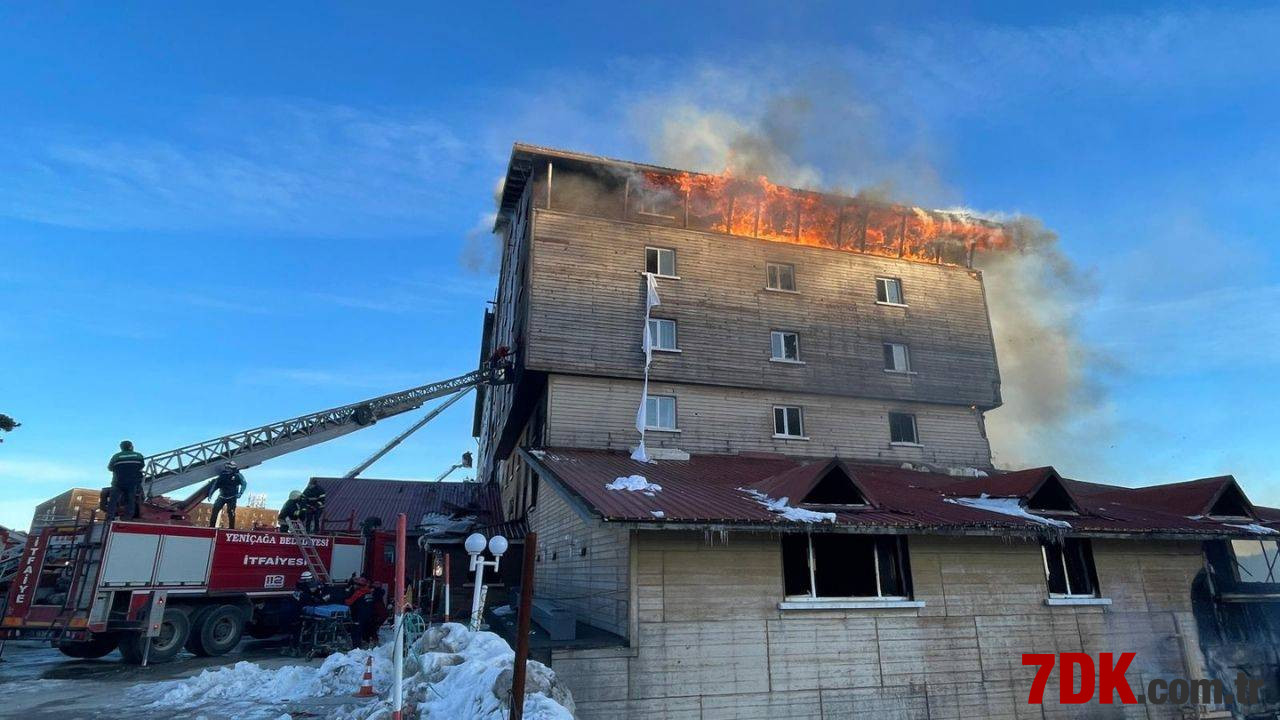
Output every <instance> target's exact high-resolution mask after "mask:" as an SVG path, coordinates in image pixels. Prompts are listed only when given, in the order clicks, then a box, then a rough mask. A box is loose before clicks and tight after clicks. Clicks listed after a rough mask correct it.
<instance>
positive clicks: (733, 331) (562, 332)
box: [476, 153, 1000, 493]
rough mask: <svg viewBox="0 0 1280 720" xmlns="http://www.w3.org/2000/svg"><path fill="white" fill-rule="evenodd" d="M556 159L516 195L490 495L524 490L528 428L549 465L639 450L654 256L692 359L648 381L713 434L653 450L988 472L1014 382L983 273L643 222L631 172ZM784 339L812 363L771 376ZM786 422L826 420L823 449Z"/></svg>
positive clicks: (505, 224)
mask: <svg viewBox="0 0 1280 720" xmlns="http://www.w3.org/2000/svg"><path fill="white" fill-rule="evenodd" d="M560 155H563V154H559V155H558V154H556V153H552V154H550V155H549V156H547V157H534V158H533V159H532V160H529V161H527V163H528V164H527V166H525V167H523V169H522V170H521V172H520V174H518V175H517V174H513V176H512V177H509V178H508V183H509V184H510V185H511V187H509V188H508V189H507V191H506V192H504V200H503V207H504V214H503V215H502V216H501V217H500V220H499V223H498V227H497V230H498V232H499V233H500V234H501V236H502V238H503V255H502V271H501V276H500V278H499V285H498V293H497V298H496V304H495V309H494V311H493V315H492V317H491V318H489V319H488V320H486V328H487V329H488V332H487V334H486V337H485V339H484V347H483V348H482V355H484V356H487V355H488V354H489V353H490V352H492V351H493V350H494V349H496V348H498V347H507V348H510V349H511V350H512V351H514V352H515V353H516V354H517V359H518V364H519V373H518V380H517V382H516V383H515V384H513V385H511V386H504V387H498V388H490V389H487V390H486V392H485V393H484V394H483V396H482V397H481V398H480V399H479V404H478V407H477V422H476V429H477V432H478V435H479V437H480V440H481V452H480V458H479V468H478V472H479V476H480V477H481V478H500V477H507V476H513V473H512V472H511V471H510V470H509V469H508V470H504V469H503V468H502V467H500V465H501V464H502V463H508V464H513V463H514V462H515V460H514V458H513V457H512V452H513V450H514V448H515V446H516V444H517V439H518V438H520V437H522V436H523V437H525V439H526V442H525V444H526V445H530V443H529V442H528V441H529V439H530V438H529V435H528V434H527V433H526V428H527V426H529V425H530V424H531V423H533V424H537V425H538V427H537V432H536V433H534V434H535V435H536V438H534V442H533V443H532V444H531V446H534V447H537V446H540V445H541V444H542V443H543V442H544V441H545V443H546V444H549V445H554V444H563V445H567V446H580V447H608V448H615V449H628V448H629V447H632V446H634V444H635V442H636V441H638V439H639V438H638V434H637V433H636V432H635V430H634V427H633V425H634V421H633V419H632V414H633V413H634V409H635V406H636V405H637V404H638V403H639V402H640V393H639V392H638V388H639V385H638V384H636V383H634V382H631V383H628V382H627V381H636V380H639V379H640V378H642V377H643V375H644V353H643V349H642V340H641V332H642V328H643V322H644V320H643V319H644V311H645V307H644V304H645V280H644V274H643V273H644V271H645V253H646V249H647V248H651V247H652V248H662V249H664V250H672V251H674V253H675V275H676V277H662V278H660V279H659V280H658V292H659V295H660V297H661V305H660V306H658V307H657V308H655V309H654V310H653V313H652V314H653V317H656V318H662V319H667V320H673V321H675V323H676V332H677V350H678V352H655V353H654V356H655V357H654V361H653V363H652V365H651V367H650V378H651V380H652V381H654V382H655V383H661V384H662V386H664V387H666V388H667V389H668V390H667V391H668V392H673V393H674V394H677V395H678V396H680V397H685V398H687V400H686V406H687V409H688V411H689V412H688V413H687V414H686V417H687V418H689V419H690V420H693V419H695V418H700V420H699V421H698V422H697V423H691V424H690V429H689V432H688V433H687V434H685V432H684V431H683V430H682V432H681V433H680V434H677V435H667V436H659V435H658V434H657V433H655V434H654V437H653V439H652V440H651V442H652V443H653V444H654V445H655V446H663V447H673V448H678V449H682V450H687V451H694V452H727V453H734V452H759V451H770V452H782V453H786V454H793V455H813V456H821V455H830V454H833V453H839V454H841V455H842V456H845V457H848V458H849V459H863V460H874V461H887V462H927V463H932V464H936V465H943V466H945V465H952V466H965V467H980V468H982V467H990V464H991V458H990V450H989V446H988V444H987V442H986V437H985V431H984V429H983V428H984V425H983V417H982V414H983V413H984V412H985V411H987V410H990V409H992V408H995V407H998V406H999V405H1000V379H999V369H998V366H997V363H996V356H995V347H994V341H993V338H992V334H991V323H990V319H989V317H988V314H987V306H986V298H985V294H984V290H983V286H982V276H981V274H980V273H978V272H976V271H973V270H970V269H968V268H966V267H961V266H954V265H946V264H942V263H940V262H938V263H928V262H916V261H911V260H903V259H895V258H886V257H882V256H878V255H873V254H864V253H859V252H852V251H850V250H849V249H843V250H841V249H833V248H830V247H816V246H811V245H804V244H798V243H789V242H778V241H775V240H766V239H760V238H757V237H743V236H740V235H730V234H725V233H717V232H709V231H707V230H706V229H705V228H703V229H697V228H694V227H692V226H687V227H686V226H684V225H689V224H688V223H687V222H682V221H677V220H676V219H675V218H674V217H668V216H662V215H655V214H645V213H638V212H636V208H635V206H634V203H632V202H631V200H630V198H631V196H632V194H633V191H632V190H631V189H629V188H630V187H631V184H630V183H631V178H630V176H629V175H628V174H627V172H625V171H623V170H620V169H619V167H618V166H617V164H616V163H613V164H610V163H606V162H601V163H597V164H594V165H593V164H592V163H590V162H588V163H585V164H584V163H583V162H581V161H575V162H570V163H567V164H566V163H563V162H561V163H560V164H557V163H558V162H560V161H559V159H558V158H559V157H560ZM514 167H515V166H514V165H513V168H514ZM513 173H514V170H513ZM517 179H518V180H519V183H516V180H517ZM517 184H518V185H519V192H518V193H517V192H515V191H514V190H512V188H514V187H516V185H517ZM769 264H781V265H785V266H789V267H790V268H791V269H792V270H793V273H794V279H795V282H794V290H793V291H784V290H778V289H770V288H768V287H767V282H766V268H767V266H768V265H769ZM878 278H890V279H893V280H895V281H897V282H898V283H899V284H900V287H901V290H902V294H903V300H904V302H902V303H899V304H892V303H885V302H879V301H878V300H877V288H876V284H877V279H878ZM773 331H784V332H790V333H795V334H796V335H797V336H798V343H799V359H798V360H799V361H798V362H779V361H777V359H775V358H772V357H771V343H770V338H771V333H772V332H773ZM886 343H895V344H901V345H905V346H906V347H907V348H908V352H909V358H910V369H909V371H907V372H890V371H886V368H885V359H884V355H885V344H886ZM552 388H559V391H558V392H557V391H555V390H553V389H552ZM629 392H630V393H631V394H632V395H631V396H630V397H628V396H627V395H628V393H629ZM549 402H554V403H555V404H557V405H558V406H560V408H561V410H562V412H559V413H554V412H548V408H547V404H548V403H549ZM775 404H778V405H802V406H804V407H806V408H812V409H811V410H807V411H806V412H807V413H808V415H807V416H808V417H809V418H810V419H811V423H810V424H809V427H811V428H813V430H812V431H811V432H810V431H807V432H806V434H807V435H808V436H809V437H810V441H809V442H808V443H804V444H801V443H803V441H790V440H777V439H775V438H773V437H772V432H771V431H769V427H770V422H771V421H770V413H771V408H772V406H773V405H775ZM891 411H892V412H908V413H911V414H914V415H915V416H916V417H917V422H918V425H919V427H918V429H919V433H920V440H921V442H920V443H919V444H920V446H921V447H908V446H901V445H899V446H890V445H889V443H888V441H887V437H888V421H887V413H888V412H891ZM716 424H720V425H721V426H722V430H721V431H720V432H719V433H718V435H717V434H716V433H715V430H714V428H715V425H716ZM686 446H687V447H686ZM504 491H505V492H508V493H509V492H510V490H509V489H505V488H504Z"/></svg>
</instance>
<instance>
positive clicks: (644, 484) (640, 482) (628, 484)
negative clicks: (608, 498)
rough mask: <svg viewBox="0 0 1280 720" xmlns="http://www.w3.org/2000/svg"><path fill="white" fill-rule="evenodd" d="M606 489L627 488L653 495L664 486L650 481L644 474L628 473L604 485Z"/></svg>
mask: <svg viewBox="0 0 1280 720" xmlns="http://www.w3.org/2000/svg"><path fill="white" fill-rule="evenodd" d="M604 489H605V490H627V491H629V492H639V493H644V494H645V495H648V496H649V497H653V496H654V493H657V492H661V491H662V486H661V485H658V484H655V483H651V482H649V481H648V480H647V479H646V478H645V476H643V475H628V476H626V477H620V478H616V479H614V481H613V482H611V483H609V484H608V485H605V486H604Z"/></svg>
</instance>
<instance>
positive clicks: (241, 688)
mask: <svg viewBox="0 0 1280 720" xmlns="http://www.w3.org/2000/svg"><path fill="white" fill-rule="evenodd" d="M369 657H372V658H373V682H374V687H376V688H385V687H389V686H390V685H391V674H392V672H393V670H392V666H391V646H390V645H383V646H380V647H377V648H374V649H373V650H352V651H351V652H346V653H334V654H333V655H330V656H329V657H327V658H325V660H324V662H323V663H321V664H320V667H311V666H307V665H286V666H284V667H280V668H274V669H266V668H263V667H260V666H258V665H256V664H254V663H251V662H244V661H241V662H238V663H236V664H235V665H232V666H230V667H222V668H218V669H216V670H205V671H203V672H201V673H200V674H199V675H196V676H195V677H191V678H187V679H186V680H175V681H172V682H165V683H157V685H158V686H159V687H158V688H156V689H155V690H153V692H156V691H158V692H160V693H161V694H160V695H159V697H158V698H157V699H156V700H155V701H154V702H152V703H150V705H149V707H157V708H160V707H164V708H174V707H189V706H193V705H200V704H204V703H208V702H210V701H234V702H243V701H257V702H261V703H277V702H290V701H297V700H305V699H307V698H313V697H320V696H324V695H340V694H346V695H350V694H351V693H352V692H354V690H355V688H357V687H359V686H360V679H361V678H362V677H363V676H364V669H365V661H366V659H367V658H369Z"/></svg>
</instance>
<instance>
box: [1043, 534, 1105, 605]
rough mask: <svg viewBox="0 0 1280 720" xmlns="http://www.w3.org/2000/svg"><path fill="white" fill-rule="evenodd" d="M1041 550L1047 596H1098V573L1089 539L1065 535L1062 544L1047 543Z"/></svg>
mask: <svg viewBox="0 0 1280 720" xmlns="http://www.w3.org/2000/svg"><path fill="white" fill-rule="evenodd" d="M1040 550H1041V554H1042V555H1043V556H1044V573H1045V578H1046V579H1047V580H1048V581H1049V597H1098V572H1097V570H1095V569H1094V567H1093V546H1092V545H1091V544H1090V543H1089V541H1088V540H1084V539H1081V538H1067V539H1066V540H1063V541H1062V544H1061V545H1059V544H1058V543H1052V542H1047V543H1044V544H1042V545H1041V546H1040Z"/></svg>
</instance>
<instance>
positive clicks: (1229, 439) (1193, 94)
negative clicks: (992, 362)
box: [0, 3, 1280, 527]
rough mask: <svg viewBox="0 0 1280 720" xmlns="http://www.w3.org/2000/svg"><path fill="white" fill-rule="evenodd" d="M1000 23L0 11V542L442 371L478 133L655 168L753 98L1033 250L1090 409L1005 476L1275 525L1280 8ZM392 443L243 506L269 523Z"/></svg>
mask: <svg viewBox="0 0 1280 720" xmlns="http://www.w3.org/2000/svg"><path fill="white" fill-rule="evenodd" d="M1030 5H1031V4H1026V3H1017V4H1009V5H1007V6H1002V5H998V4H997V5H983V4H975V3H964V4H959V5H957V4H955V3H948V4H944V5H937V6H930V5H928V4H916V3H911V4H903V5H899V6H897V7H895V8H894V9H892V10H889V9H884V8H878V7H870V6H869V7H862V8H859V7H851V6H847V5H845V4H834V3H832V4H817V5H807V6H806V7H804V8H798V9H789V10H785V11H782V12H781V14H779V12H778V11H776V10H772V9H770V6H769V5H768V4H752V3H747V4H737V5H735V6H734V7H733V8H732V9H725V8H713V7H707V6H701V7H700V6H696V5H695V6H690V5H689V4H685V3H682V4H674V3H672V4H662V3H656V4H645V5H644V6H643V7H640V6H627V7H605V6H603V5H597V4H576V5H574V4H565V5H562V6H559V7H558V8H555V9H550V8H537V9H533V8H529V9H524V8H521V7H508V8H476V9H474V10H472V9H469V8H465V9H464V8H458V9H448V8H438V7H428V6H426V5H424V4H421V3H402V4H382V5H380V6H379V7H378V9H376V10H368V9H357V8H355V7H353V6H349V5H348V6H342V5H327V4H314V3H308V4H301V3H298V4H279V5H274V6H273V7H272V8H271V9H263V8H261V7H257V6H255V5H251V4H241V5H226V4H222V3H219V4H216V5H215V4H212V3H209V4H205V5H200V4H183V5H182V6H181V7H177V6H169V5H163V4H159V3H154V4H129V5H124V4H112V6H110V7H108V6H107V5H106V4H90V3H84V4H52V3H41V4H25V5H10V6H7V7H6V8H5V9H3V10H0V107H3V108H4V111H3V112H0V238H2V239H0V297H3V299H4V310H3V312H2V313H0V349H2V350H3V354H2V355H0V357H3V358H4V360H3V365H0V412H6V413H9V414H12V415H13V416H15V417H16V418H18V419H19V420H20V421H22V422H23V423H24V425H23V427H21V428H19V429H18V430H17V431H16V432H13V433H9V434H8V435H7V436H6V438H5V442H4V443H3V445H0V523H2V524H7V525H18V526H23V527H25V525H26V524H27V522H28V521H29V517H30V515H29V513H30V508H31V506H32V505H34V504H35V503H36V502H37V501H39V500H41V499H44V498H46V497H49V496H51V495H53V494H55V493H57V492H59V491H61V490H63V489H66V488H67V487H70V486H73V485H83V486H90V487H94V486H101V485H104V484H105V483H106V482H107V476H106V474H105V471H104V468H103V465H104V463H105V461H106V458H107V456H108V455H109V454H110V453H111V452H112V450H113V449H114V447H115V444H116V442H117V441H118V440H119V439H120V438H122V437H130V438H132V439H133V440H134V441H135V442H136V443H137V444H138V446H139V449H140V450H142V451H143V452H155V451H159V450H164V449H168V448H172V447H176V446H178V445H182V444H186V443H189V442H193V441H196V440H200V439H204V438H208V437H213V436H217V435H220V434H223V433H225V432H230V431H234V430H238V429H243V428H246V427H250V426H253V425H256V424H261V423H264V422H268V421H271V420H276V419H281V418H285V417H288V416H291V415H295V414H302V413H304V412H307V411H311V410H315V409H320V408H323V407H328V406H331V405H337V404H342V403H346V402H350V401H353V400H356V399H360V398H363V397H367V396H372V395H376V394H380V393H382V392H386V391H391V390H396V389H400V388H403V387H408V386H410V385H413V384H417V383H420V382H426V381H430V380H433V379H439V378H444V377H448V376H451V375H454V374H459V373H461V372H465V371H466V370H468V369H469V368H470V366H471V364H472V363H473V361H474V358H475V356H476V347H477V336H478V330H479V318H480V315H481V312H482V309H483V307H484V303H485V301H486V299H487V298H488V297H489V296H490V295H491V292H492V286H493V282H494V278H493V276H492V274H489V273H488V272H486V271H485V261H484V255H485V253H486V252H487V251H488V249H489V248H488V245H487V241H486V240H485V239H484V229H485V228H486V227H487V225H488V221H489V219H490V215H489V214H490V213H491V212H492V210H493V201H492V196H493V191H494V188H495V186H496V183H497V182H498V179H499V178H500V176H501V174H502V172H503V169H504V167H505V161H506V157H507V155H508V153H509V151H510V145H511V143H512V142H513V141H516V140H523V141H529V142H536V143H542V144H548V145H555V146H561V147H567V148H572V149H577V150H583V151H587V152H596V153H601V154H606V155H612V156H619V157H626V158H632V159H638V160H668V161H669V160H670V159H671V158H672V157H683V156H684V155H681V152H682V149H683V151H688V150H689V147H688V146H689V145H690V144H692V145H693V148H694V149H695V150H696V149H698V148H702V149H707V148H708V147H710V148H711V149H712V150H714V147H715V145H714V138H710V139H708V137H704V136H710V135H714V134H715V133H716V132H719V131H723V130H724V128H725V127H730V128H733V127H746V128H749V129H750V128H756V129H759V128H772V127H773V126H772V124H771V123H772V122H773V121H774V120H776V117H775V114H774V110H776V109H777V108H778V107H780V106H783V107H787V108H792V109H794V108H795V107H802V108H805V109H806V110H805V117H804V119H803V121H802V122H800V124H799V125H798V126H797V129H798V130H799V131H800V132H799V133H797V135H798V136H797V137H791V138H790V140H789V142H788V143H787V145H786V150H787V151H788V152H789V153H790V154H791V159H792V160H793V161H794V163H795V165H796V166H797V167H799V168H802V169H804V170H806V171H809V172H810V173H811V175H813V176H816V177H818V178H820V182H821V183H822V184H824V185H828V186H833V187H842V188H865V187H867V186H870V185H876V186H881V187H885V188H889V192H890V193H891V194H893V195H894V196H895V197H898V198H901V199H907V200H911V201H913V202H919V203H923V204H930V205H934V206H939V207H949V206H953V205H963V206H966V207H971V208H977V209H980V210H984V211H989V212H1004V213H1027V214H1031V215H1034V216H1037V217H1039V218H1041V219H1042V220H1043V221H1044V223H1045V224H1046V226H1047V227H1049V228H1052V229H1053V230H1054V231H1056V232H1057V233H1058V234H1059V236H1060V238H1061V250H1062V252H1063V253H1065V255H1066V256H1067V257H1068V258H1069V259H1070V260H1071V261H1072V262H1073V263H1074V265H1075V266H1076V268H1078V278H1079V282H1078V283H1077V284H1076V285H1075V286H1073V290H1072V291H1071V292H1069V293H1066V294H1065V295H1063V294H1060V295H1059V296H1058V297H1059V298H1060V299H1062V301H1063V322H1065V323H1068V324H1069V325H1070V326H1071V327H1072V328H1074V333H1075V336H1076V337H1077V339H1078V341H1079V343H1080V346H1081V348H1082V352H1083V355H1081V358H1083V359H1084V360H1087V362H1084V361H1082V362H1081V363H1080V372H1081V373H1082V375H1083V377H1084V380H1086V381H1087V383H1085V384H1087V386H1088V391H1087V392H1085V391H1081V392H1082V394H1080V395H1079V396H1078V397H1079V399H1080V401H1081V411H1080V412H1079V413H1074V414H1072V416H1071V417H1069V418H1067V419H1065V420H1059V421H1057V422H1056V423H1054V424H1050V425H1047V426H1044V427H1037V428H1033V429H1032V430H1031V431H1030V434H1029V437H1030V441H1031V442H1032V444H1033V447H1032V450H1033V452H1032V453H1030V454H1031V455H1034V457H1035V458H1036V461H1037V462H1039V463H1052V464H1055V465H1057V466H1058V467H1059V468H1060V469H1062V470H1063V471H1064V472H1066V473H1068V474H1070V475H1073V476H1076V477H1080V478H1082V479H1093V480H1102V481H1109V482H1118V483H1125V484H1143V483H1149V482H1159V481H1171V480H1177V479H1185V478H1191V477H1200V476H1204V475H1210V474H1216V473H1222V472H1232V473H1234V474H1235V475H1236V476H1237V477H1238V478H1240V479H1241V480H1242V481H1243V482H1244V483H1245V487H1246V490H1247V491H1248V492H1249V493H1250V494H1251V495H1252V496H1253V497H1254V499H1255V500H1258V501H1265V502H1268V503H1271V504H1277V503H1280V483H1277V477H1276V472H1275V470H1274V465H1275V464H1276V459H1277V458H1276V455H1277V452H1276V449H1275V447H1276V443H1275V439H1274V436H1275V434H1276V431H1277V430H1278V429H1280V428H1278V427H1277V426H1278V423H1277V422H1276V411H1275V408H1276V407H1277V406H1278V405H1280V384H1278V383H1277V381H1276V379H1275V375H1276V370H1277V364H1278V361H1277V358H1280V321H1277V319H1276V318H1277V311H1280V283H1278V282H1277V280H1276V276H1277V269H1278V268H1277V264H1278V263H1277V261H1278V260H1280V249H1277V248H1278V247H1280V245H1278V244H1277V242H1276V239H1275V232H1274V228H1275V227H1276V225H1277V222H1276V221H1277V217H1276V215H1277V207H1278V206H1280V203H1278V202H1277V201H1278V200H1280V197H1277V195H1278V194H1280V193H1278V191H1277V188H1278V187H1280V183H1278V182H1277V180H1280V178H1278V177H1277V174H1278V173H1280V171H1278V170H1277V168H1280V138H1278V137H1277V130H1276V129H1275V128H1276V124H1275V117H1276V115H1277V112H1278V111H1280V96H1278V91H1277V89H1276V83H1275V82H1274V79H1275V77H1277V71H1278V70H1280V49H1278V47H1277V43H1275V42H1274V38H1275V37H1280V11H1276V10H1274V9H1270V8H1267V7H1265V6H1263V5H1252V6H1250V5H1238V6H1234V7H1226V6H1221V7H1217V8H1215V9H1212V10H1207V9H1189V8H1181V7H1178V6H1173V5H1146V6H1136V5H1134V6H1130V7H1126V8H1117V7H1115V6H1114V5H1112V4H1106V5H1105V6H1104V5H1103V4H1084V5H1078V4H1077V5H1075V6H1074V7H1073V8H1072V9H1070V10H1068V9H1066V8H1064V7H1057V8H1033V7H1031V6H1030ZM775 129H776V128H775ZM782 129H783V130H784V131H785V130H787V127H783V128H782ZM784 134H785V133H784ZM693 140H697V141H698V143H701V144H698V143H693V142H692V141H693ZM708 143H710V145H708ZM691 157H693V158H694V159H697V158H701V159H702V160H704V161H706V162H713V161H714V157H715V155H714V152H710V153H709V154H704V155H697V154H696V153H694V154H693V155H692V156H691ZM690 164H696V163H693V162H692V160H691V162H690ZM700 169H715V168H700ZM1020 390H1021V389H1019V391H1020ZM1029 390H1034V388H1032V389H1029ZM1005 392H1006V395H1007V396H1008V395H1009V394H1010V393H1013V392H1015V389H1014V388H1011V387H1006V388H1005ZM998 412H999V411H997V413H998ZM993 415H994V414H993ZM409 422H412V418H402V419H400V420H398V421H388V422H386V423H383V424H380V425H379V426H378V427H377V428H375V429H372V430H368V431H365V432H363V433H359V434H357V435H354V436H350V437H348V438H345V439H343V440H339V441H336V442H333V443H330V444H328V445H325V446H322V447H319V448H315V449H311V450H308V451H305V452H301V453H297V454H293V455H290V456H287V457H285V458H281V459H278V460H276V461H273V462H272V463H269V464H267V465H264V466H262V467H260V468H255V469H253V470H252V471H251V472H249V473H248V477H249V480H250V483H251V485H252V488H253V490H256V491H263V492H267V493H268V494H269V496H270V499H271V502H272V503H273V504H274V503H278V502H279V501H280V500H281V499H282V498H283V496H284V494H285V493H286V492H287V490H288V489H290V488H292V487H297V486H299V485H300V484H301V483H302V482H303V481H304V480H305V478H306V477H308V476H310V475H313V474H340V473H342V472H344V471H345V470H347V469H348V468H349V467H351V466H352V465H354V464H356V463H357V462H358V461H359V460H361V459H363V457H365V456H366V455H367V454H369V453H371V452H372V451H373V450H375V449H376V448H377V447H378V446H380V445H381V444H382V443H383V442H385V440H386V439H388V438H389V437H390V436H391V435H393V434H394V433H395V432H396V431H397V430H398V429H400V428H401V427H403V426H404V425H406V424H407V423H409ZM469 431H470V408H469V407H468V406H467V404H466V403H463V404H461V405H458V406H455V408H453V409H451V410H450V411H449V412H447V413H446V414H445V415H443V416H442V417H441V418H440V419H439V420H437V422H436V423H435V424H433V425H432V426H431V427H430V429H428V430H424V431H423V432H422V433H420V434H419V436H418V437H415V438H414V439H413V440H411V441H409V442H408V443H406V444H405V445H404V446H403V447H402V448H401V449H400V450H398V451H397V452H396V453H394V454H393V455H391V456H389V457H388V458H386V459H384V460H383V461H382V462H380V463H379V464H378V465H376V466H375V467H374V468H373V469H372V470H371V471H370V473H369V474H370V475H372V476H383V477H431V476H434V475H435V474H437V473H439V472H440V471H441V470H443V469H444V468H445V467H447V466H448V464H450V463H451V462H453V460H454V459H455V458H456V457H457V455H458V454H459V453H460V452H462V451H463V450H467V449H471V448H473V442H472V440H471V439H470V437H469ZM1020 452H1022V453H1024V454H1026V453H1027V448H1026V447H1025V446H1024V447H1022V448H1021V449H1020Z"/></svg>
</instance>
